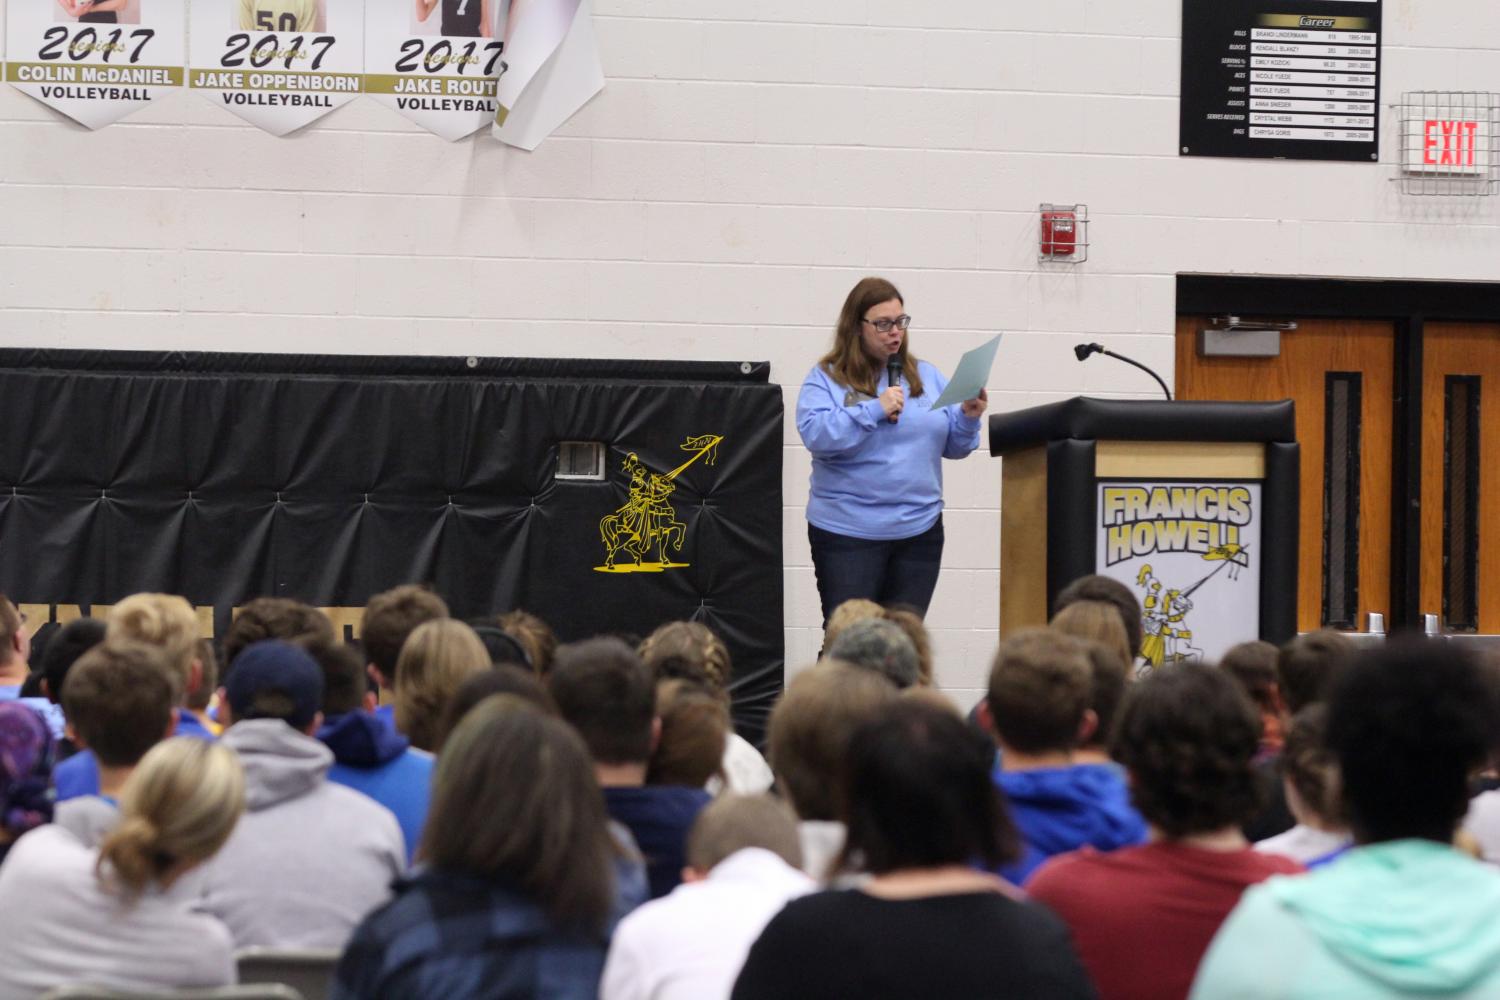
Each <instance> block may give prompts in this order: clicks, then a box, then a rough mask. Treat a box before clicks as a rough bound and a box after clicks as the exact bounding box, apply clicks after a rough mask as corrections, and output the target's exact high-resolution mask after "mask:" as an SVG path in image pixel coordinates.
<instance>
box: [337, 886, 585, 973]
mask: <svg viewBox="0 0 1500 1000" xmlns="http://www.w3.org/2000/svg"><path fill="white" fill-rule="evenodd" d="M605 945H606V941H605V940H604V939H603V938H602V937H601V938H597V939H596V938H590V937H586V936H584V935H581V934H576V933H567V932H563V931H559V930H558V929H556V928H555V927H554V926H553V925H552V923H551V921H549V920H548V919H547V917H546V915H545V914H543V913H542V911H541V910H540V909H539V908H538V907H537V906H536V904H535V903H533V902H531V901H530V900H529V899H527V898H526V897H525V896H523V895H521V894H520V893H518V892H516V891H514V890H512V889H510V888H507V887H505V886H503V885H501V884H499V883H496V882H493V881H491V880H488V879H483V878H477V877H473V876H466V875H459V874H456V873H451V872H437V871H426V872H419V873H417V874H415V875H413V876H412V877H411V878H409V879H406V880H404V881H402V882H401V883H399V884H398V885H397V887H396V898H395V899H393V900H391V901H390V902H389V903H387V904H386V905H384V906H382V907H381V908H380V909H378V910H375V911H374V912H373V913H371V914H370V915H369V916H368V917H366V918H365V920H364V922H363V923H361V924H360V925H359V927H358V928H357V929H356V930H355V932H354V937H353V938H352V939H351V940H350V942H349V946H348V948H347V949H346V950H345V951H344V955H343V958H341V959H340V960H339V965H338V971H337V973H336V976H335V983H334V989H333V993H332V996H333V998H334V1000H354V998H371V1000H374V998H377V997H378V998H394V997H400V998H402V1000H425V998H432V1000H470V998H476V1000H477V998H484V1000H511V998H516V1000H520V998H530V997H546V998H549V1000H553V998H555V1000H572V998H578V1000H585V998H586V1000H593V998H594V997H596V996H597V994H598V990H599V975H600V973H601V972H602V971H603V968H604V951H605Z"/></svg>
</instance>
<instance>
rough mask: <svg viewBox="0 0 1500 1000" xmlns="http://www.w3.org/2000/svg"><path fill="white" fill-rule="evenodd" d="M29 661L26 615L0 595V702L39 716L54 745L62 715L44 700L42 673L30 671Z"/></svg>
mask: <svg viewBox="0 0 1500 1000" xmlns="http://www.w3.org/2000/svg"><path fill="white" fill-rule="evenodd" d="M30 659H31V632H30V631H29V630H28V629H27V628H26V616H25V615H23V614H21V611H20V609H19V608H17V607H16V606H15V605H14V604H12V603H10V601H9V600H8V599H7V598H6V597H5V596H4V595H3V594H0V701H18V702H20V703H21V704H23V705H26V706H28V707H29V708H30V709H31V710H32V711H34V712H36V713H37V714H38V715H40V716H41V717H42V721H43V722H45V723H46V724H47V729H48V731H49V732H50V733H51V734H52V740H53V745H54V746H56V745H57V744H58V743H59V741H61V740H62V739H63V738H64V718H63V712H62V709H61V708H59V707H58V705H57V703H56V701H55V700H53V699H50V698H48V697H47V693H46V690H45V685H44V684H43V681H42V676H41V673H40V671H36V672H33V671H32V669H31V666H30Z"/></svg>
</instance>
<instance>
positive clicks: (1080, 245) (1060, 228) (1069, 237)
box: [1039, 205, 1089, 263]
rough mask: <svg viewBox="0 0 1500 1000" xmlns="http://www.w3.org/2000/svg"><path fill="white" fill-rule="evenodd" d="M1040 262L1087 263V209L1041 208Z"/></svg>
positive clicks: (1085, 207) (1060, 206)
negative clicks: (1085, 261)
mask: <svg viewBox="0 0 1500 1000" xmlns="http://www.w3.org/2000/svg"><path fill="white" fill-rule="evenodd" d="M1041 213H1042V235H1041V253H1040V255H1039V256H1040V259H1041V260H1060V261H1066V262H1069V263H1078V262H1080V261H1084V260H1087V259H1088V246H1089V244H1088V239H1087V236H1086V233H1087V231H1088V206H1087V205H1042V206H1041Z"/></svg>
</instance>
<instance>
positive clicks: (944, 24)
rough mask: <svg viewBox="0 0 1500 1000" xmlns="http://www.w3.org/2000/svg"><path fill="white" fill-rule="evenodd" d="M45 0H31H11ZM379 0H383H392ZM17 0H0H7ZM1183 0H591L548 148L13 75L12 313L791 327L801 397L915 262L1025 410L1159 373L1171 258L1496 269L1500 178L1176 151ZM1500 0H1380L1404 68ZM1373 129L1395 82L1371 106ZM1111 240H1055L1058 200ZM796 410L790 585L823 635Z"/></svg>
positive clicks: (950, 555) (164, 342) (237, 325)
mask: <svg viewBox="0 0 1500 1000" xmlns="http://www.w3.org/2000/svg"><path fill="white" fill-rule="evenodd" d="M8 2H11V3H17V2H40V0H8ZM370 2H376V0H370ZM0 6H3V3H0ZM1180 11H1181V0H1135V2H1133V3H1128V4H1126V3H1119V2H1116V0H1050V2H1048V3H1042V4H1020V3H1006V2H996V0H938V2H931V3H913V2H911V0H597V20H598V29H599V35H600V37H601V39H602V44H603V47H604V63H605V69H606V73H607V75H608V78H609V82H608V85H607V88H606V90H605V91H604V93H603V94H602V95H601V96H600V97H599V98H597V99H596V100H595V101H594V102H593V103H592V104H591V105H590V106H589V107H588V108H586V109H585V110H584V111H583V112H582V113H580V114H579V115H578V116H577V117H576V118H575V119H574V120H573V121H571V122H570V123H569V124H568V125H567V126H566V127H565V128H564V129H563V130H562V132H561V134H559V135H557V136H555V137H554V138H552V139H550V140H549V141H547V142H546V143H545V144H543V145H542V147H541V148H540V149H539V150H538V151H537V152H535V153H530V154H528V153H524V152H519V151H516V150H512V149H508V148H506V147H503V146H501V145H499V144H497V143H495V142H493V141H492V140H490V139H489V138H488V136H480V137H477V138H474V139H471V140H468V141H464V142H459V143H456V144H452V145H450V144H448V143H446V142H443V141H442V140H440V139H438V138H436V137H434V136H431V135H428V134H426V133H424V132H421V131H419V130H418V129H416V128H415V127H414V126H411V125H409V124H407V123H406V122H405V120H404V119H402V118H400V117H398V116H397V115H396V114H395V113H393V112H389V111H387V110H385V109H383V108H381V107H379V106H377V105H375V104H374V103H373V102H369V101H358V102H356V103H354V104H353V105H351V106H349V107H346V108H344V109H341V110H339V111H337V112H334V113H333V114H332V115H330V116H328V117H326V118H324V119H323V120H322V121H321V122H319V123H317V124H315V125H313V126H311V127H309V128H307V129H305V130H303V131H302V132H301V133H300V134H297V135H294V136H291V137H288V138H283V139H277V138H273V137H271V136H268V135H265V134H264V133H261V132H259V131H257V130H255V129H253V128H251V127H249V126H247V125H243V124H241V123H240V122H239V120H238V119H236V118H234V117H232V116H231V115H229V114H228V113H226V112H224V111H222V110H219V109H216V108H214V107H213V106H211V105H210V104H209V103H208V102H207V101H205V100H203V99H201V98H199V97H198V96H196V95H193V94H182V95H179V96H177V97H175V98H173V99H171V100H168V101H166V102H164V103H162V105H161V106H160V107H158V108H154V109H151V110H148V111H147V112H145V113H142V114H138V115H136V116H134V117H133V118H130V119H128V120H126V121H125V122H123V123H121V124H117V125H113V126H110V127H108V128H105V129H103V130H101V131H99V132H97V133H89V132H86V131H84V130H83V129H80V128H78V127H76V126H74V125H72V124H70V123H69V122H67V121H65V120H62V119H60V118H59V117H57V116H55V115H54V114H53V113H52V112H50V111H49V110H47V109H46V108H44V107H42V106H41V105H40V104H37V103H34V102H33V101H31V100H30V99H29V98H26V97H24V96H22V95H20V94H19V93H17V92H16V91H14V90H13V89H11V88H10V87H8V86H5V87H0V305H3V308H4V313H3V318H0V344H4V345H6V346H15V345H36V344H46V345H55V346H60V347H91V348H183V349H196V350H272V351H275V350H288V351H318V352H376V353H387V352H396V353H401V352H409V353H423V354H494V355H542V354H545V355H553V356H580V355H595V356H604V357H662V358H708V359H729V360H739V359H747V358H749V359H767V358H768V359H770V361H771V362H772V364H773V377H774V378H775V380H776V381H778V382H780V383H781V384H782V385H783V386H785V392H786V399H787V406H788V413H789V416H790V411H791V408H792V406H793V404H794V402H795V396H796V389H797V386H798V384H799V383H800V381H801V379H802V377H803V375H804V374H805V372H806V370H807V368H808V367H809V365H810V364H811V363H812V361H813V360H814V358H815V357H816V356H817V355H818V354H819V353H821V352H822V351H823V350H824V349H825V347H826V345H827V344H828V342H829V339H830V329H831V326H832V323H833V320H834V317H835V315H836V312H837V309H838V306H839V304H840V302H841V301H842V297H843V295H844V294H845V292H846V291H847V289H848V287H849V286H850V285H851V284H852V283H853V282H854V281H855V280H856V279H857V278H859V277H861V276H863V275H865V274H868V273H880V274H884V275H887V276H889V277H891V278H893V279H894V280H895V281H896V282H897V283H898V285H900V287H901V288H902V289H903V291H904V292H905V293H906V296H907V304H908V307H909V310H910V312H911V314H912V315H913V316H914V317H916V325H915V326H914V328H913V333H912V335H913V348H914V350H916V351H917V352H918V353H919V354H920V355H922V356H923V357H927V358H930V359H931V360H933V361H934V362H936V363H937V364H938V365H939V366H940V367H942V368H944V369H946V370H950V371H951V368H952V366H953V364H954V362H955V361H956V359H957V358H958V356H959V355H960V354H961V353H962V352H963V351H964V350H965V349H967V348H968V347H970V346H972V345H974V344H976V343H978V342H980V341H981V340H982V339H983V338H984V337H985V336H986V335H987V334H988V333H990V332H991V331H994V330H1004V331H1006V333H1007V339H1006V341H1005V344H1004V346H1003V349H1002V353H1001V360H1000V362H999V364H998V365H997V367H996V370H995V373H994V379H993V382H992V387H991V390H990V391H991V399H992V406H993V407H995V408H1000V409H1005V408H1011V407H1020V406H1025V405H1030V404H1034V403H1038V402H1042V401H1047V400H1052V399H1056V398H1061V397H1065V396H1068V395H1072V394H1076V393H1079V392H1091V393H1122V394H1137V395H1142V396H1150V395H1152V393H1151V391H1150V390H1151V388H1152V387H1151V385H1150V383H1149V382H1148V381H1147V380H1146V379H1145V376H1143V375H1139V374H1138V373H1135V372H1133V371H1131V370H1130V369H1128V368H1125V367H1122V366H1118V365H1112V364H1110V363H1109V362H1108V361H1107V360H1100V359H1095V360H1093V361H1092V362H1090V363H1089V364H1087V365H1079V364H1077V363H1076V362H1075V361H1074V360H1073V358H1072V356H1071V354H1070V352H1069V348H1070V347H1071V346H1072V344H1074V343H1075V342H1077V341H1078V340H1080V339H1084V338H1087V339H1100V340H1103V339H1108V341H1109V343H1110V345H1111V346H1113V347H1115V348H1116V349H1118V350H1121V351H1124V352H1126V353H1129V354H1133V355H1136V356H1138V357H1140V358H1141V359H1142V360H1144V361H1146V362H1147V363H1150V364H1152V365H1155V366H1156V367H1158V368H1159V369H1161V370H1162V371H1163V372H1164V373H1165V374H1166V375H1167V376H1168V378H1170V374H1171V369H1172V363H1173V362H1172V336H1171V334H1172V329H1173V321H1174V299H1173V296H1174V275H1175V274H1177V273H1178V272H1185V271H1200V272H1224V273H1228V272H1236V273H1264V274H1318V275H1336V276H1363V277H1412V278H1444V279H1491V280H1500V208H1497V203H1500V198H1492V199H1482V200H1480V201H1477V202H1466V203H1459V202H1456V201H1452V200H1447V199H1402V198H1401V197H1399V196H1398V194H1397V192H1396V191H1395V188H1394V185H1393V184H1392V183H1391V182H1390V181H1391V178H1392V176H1393V173H1394V168H1393V167H1391V166H1389V165H1387V164H1383V165H1379V166H1372V165H1368V164H1331V163H1283V162H1258V161H1248V160H1246V161H1230V160H1205V159H1184V158H1180V157H1178V156H1177V155H1176V147H1177V101H1176V93H1177V87H1178V49H1179V41H1178V39H1179V35H1180V22H1181V16H1180ZM1497 39H1500V6H1497V5H1495V4H1489V3H1478V2H1475V0H1421V2H1420V3H1418V0H1386V14H1385V52H1384V57H1385V70H1384V72H1385V77H1384V80H1385V86H1384V92H1383V94H1382V98H1383V102H1384V103H1385V104H1386V105H1389V104H1390V103H1392V102H1393V101H1394V100H1395V98H1396V97H1397V95H1398V94H1399V93H1400V92H1401V91H1403V90H1409V89H1476V90H1500V53H1497V51H1496V46H1497V44H1500V43H1497ZM1382 114H1383V122H1384V125H1385V138H1386V146H1387V149H1386V152H1385V158H1386V159H1391V158H1393V157H1394V153H1395V147H1394V144H1393V142H1392V141H1391V140H1392V139H1393V133H1394V125H1393V121H1394V118H1393V115H1392V113H1391V112H1390V111H1389V110H1386V111H1383V112H1382ZM1043 201H1054V202H1086V203H1088V205H1089V206H1090V210H1091V214H1092V217H1093V220H1094V224H1093V233H1092V236H1093V240H1094V247H1093V250H1092V253H1091V259H1090V260H1089V261H1088V263H1086V264H1084V265H1081V266H1077V267H1066V266H1055V265H1049V266H1046V267H1039V266H1038V264H1037V262H1036V259H1035V247H1036V229H1037V224H1036V219H1035V212H1036V206H1037V204H1038V203H1039V202H1043ZM807 474H808V456H807V454H806V453H805V452H804V451H803V450H802V449H801V447H800V445H799V442H798V439H797V435H796V430H795V428H794V427H793V426H792V423H791V421H790V420H789V421H788V424H787V433H786V451H785V483H786V505H787V506H786V516H785V524H786V529H785V530H786V560H787V564H786V568H785V573H786V621H787V654H788V660H789V663H790V665H791V667H792V668H793V669H795V668H797V667H798V666H800V665H802V664H805V663H806V662H808V661H810V659H811V657H812V656H813V655H814V653H815V651H816V650H817V648H818V641H819V640H818V632H817V625H818V609H817V600H816V591H815V588H814V585H813V578H812V569H811V568H810V564H809V558H808V551H807V543H806V534H805V530H804V522H803V517H802V507H803V504H804V502H805V498H806V491H807V485H806V484H807ZM998 477H999V464H998V463H997V462H995V461H994V460H992V459H990V458H988V457H987V456H986V455H985V454H983V453H980V454H977V455H975V456H973V457H972V458H970V459H969V460H967V461H965V462H962V463H949V466H948V487H947V499H948V514H947V530H948V549H947V555H946V559H945V564H946V569H945V572H944V575H943V578H942V581H941V583H940V584H939V587H938V593H937V598H936V602H935V604H934V606H933V608H932V613H931V616H930V624H931V625H932V627H933V628H934V630H935V633H936V648H937V652H938V657H939V667H938V676H939V679H940V681H941V683H942V685H943V686H944V687H945V688H946V689H948V690H949V691H950V692H952V693H953V694H954V695H955V697H957V698H958V699H959V700H960V701H962V702H963V703H964V704H965V706H967V704H968V703H970V702H972V701H973V700H974V699H975V698H976V697H977V696H978V693H979V689H980V688H981V687H982V685H983V680H984V676H985V673H986V669H987V664H988V660H989V657H990V656H991V654H992V652H993V648H994V645H995V642H996V627H997V621H996V614H997V607H998V582H997V569H996V565H997V562H998V550H999V538H998V513H997V511H998V505H999V487H998Z"/></svg>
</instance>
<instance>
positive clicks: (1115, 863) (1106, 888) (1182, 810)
mask: <svg viewBox="0 0 1500 1000" xmlns="http://www.w3.org/2000/svg"><path fill="white" fill-rule="evenodd" d="M1259 738H1260V720H1259V718H1258V717H1257V716H1256V714H1255V711H1254V709H1253V707H1252V706H1251V705H1250V702H1249V700H1248V699H1247V698H1246V697H1245V696H1244V694H1243V693H1242V692H1241V691H1240V690H1239V688H1238V687H1237V686H1236V685H1235V683H1234V681H1233V680H1231V679H1230V678H1229V677H1228V676H1227V675H1225V674H1224V673H1222V672H1220V671H1217V670H1215V669H1213V668H1211V667H1206V666H1200V665H1197V664H1184V665H1180V666H1177V667H1174V668H1172V669H1170V670H1160V671H1156V672H1155V673H1153V674H1152V675H1151V676H1150V677H1148V678H1146V679H1145V680H1142V681H1137V682H1136V683H1135V684H1133V685H1132V689H1131V691H1130V693H1129V694H1128V695H1127V696H1126V700H1125V705H1124V708H1123V709H1122V711H1121V714H1120V721H1119V726H1118V728H1117V730H1116V732H1115V737H1114V742H1113V752H1114V756H1115V759H1117V760H1118V761H1120V763H1121V764H1123V765H1124V766H1125V769H1126V771H1127V772H1128V773H1129V777H1130V789H1131V795H1132V798H1133V799H1134V802H1135V805H1136V807H1137V808H1138V809H1139V810H1140V812H1141V814H1142V815H1143V816H1144V817H1145V818H1146V820H1147V822H1148V823H1149V824H1150V827H1151V842H1150V843H1149V844H1146V845H1144V846H1140V847H1124V848H1121V849H1119V850H1116V851H1111V852H1109V853H1106V854H1101V853H1097V852H1095V851H1093V850H1092V849H1090V848H1084V849H1083V850H1081V851H1079V852H1077V853H1074V854H1067V855H1063V856H1061V857H1057V858H1054V859H1052V860H1051V861H1049V862H1047V863H1046V864H1045V865H1043V866H1042V867H1041V868H1040V869H1039V870H1038V871H1037V872H1036V874H1035V875H1033V876H1032V878H1031V880H1030V881H1029V882H1027V884H1026V890H1027V892H1029V893H1030V894H1031V896H1032V898H1033V899H1036V900H1037V901H1039V902H1041V903H1045V904H1046V905H1047V906H1049V907H1051V909H1052V910H1053V911H1054V912H1055V913H1057V915H1058V916H1060V917H1062V919H1063V921H1064V922H1065V923H1066V924H1067V925H1068V928H1069V929H1070V930H1071V931H1072V933H1073V942H1074V944H1075V945H1076V946H1077V948H1078V953H1079V955H1080V956H1081V957H1082V959H1083V964H1084V966H1085V967H1086V968H1087V969H1088V971H1089V975H1090V976H1091V977H1092V978H1093V981H1094V985H1095V986H1096V987H1098V990H1099V995H1100V996H1101V997H1103V998H1105V1000H1137V998H1138V1000H1173V998H1179V1000H1180V998H1182V997H1186V996H1187V994H1188V989H1189V988H1190V987H1191V985H1192V981H1193V973H1194V971H1195V970H1196V969H1197V967H1198V961H1199V959H1200V958H1202V957H1203V952H1204V950H1205V949H1206V948H1207V947H1208V943H1209V941H1210V940H1211V939H1212V938H1213V935H1214V932H1215V931H1216V930H1218V928H1219V925H1220V924H1221V923H1222V922H1223V920H1224V918H1225V917H1226V916H1227V915H1228V914H1229V911H1230V910H1231V909H1233V907H1234V905H1235V903H1237V902H1238V901H1239V898H1240V894H1241V893H1242V892H1243V891H1244V890H1245V888H1246V886H1249V885H1252V884H1254V883H1257V882H1261V881H1263V880H1265V879H1267V878H1269V877H1270V876H1272V875H1275V874H1289V873H1293V872H1298V871H1301V870H1302V869H1301V866H1300V865H1298V864H1296V863H1294V862H1292V861H1290V860H1288V859H1285V858H1281V857H1278V856H1275V855H1268V854H1261V853H1257V852H1255V851H1253V850H1251V849H1250V844H1249V842H1248V841H1247V840H1246V839H1245V837H1244V835H1243V834H1242V833H1241V832H1240V829H1239V824H1240V823H1241V822H1242V821H1243V820H1244V817H1245V816H1246V815H1247V814H1248V813H1249V812H1250V811H1251V810H1253V809H1254V808H1255V804H1256V785H1255V775H1254V772H1253V771H1252V769H1251V760H1252V758H1253V757H1254V756H1255V749H1256V745H1257V742H1258V740H1259Z"/></svg>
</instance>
